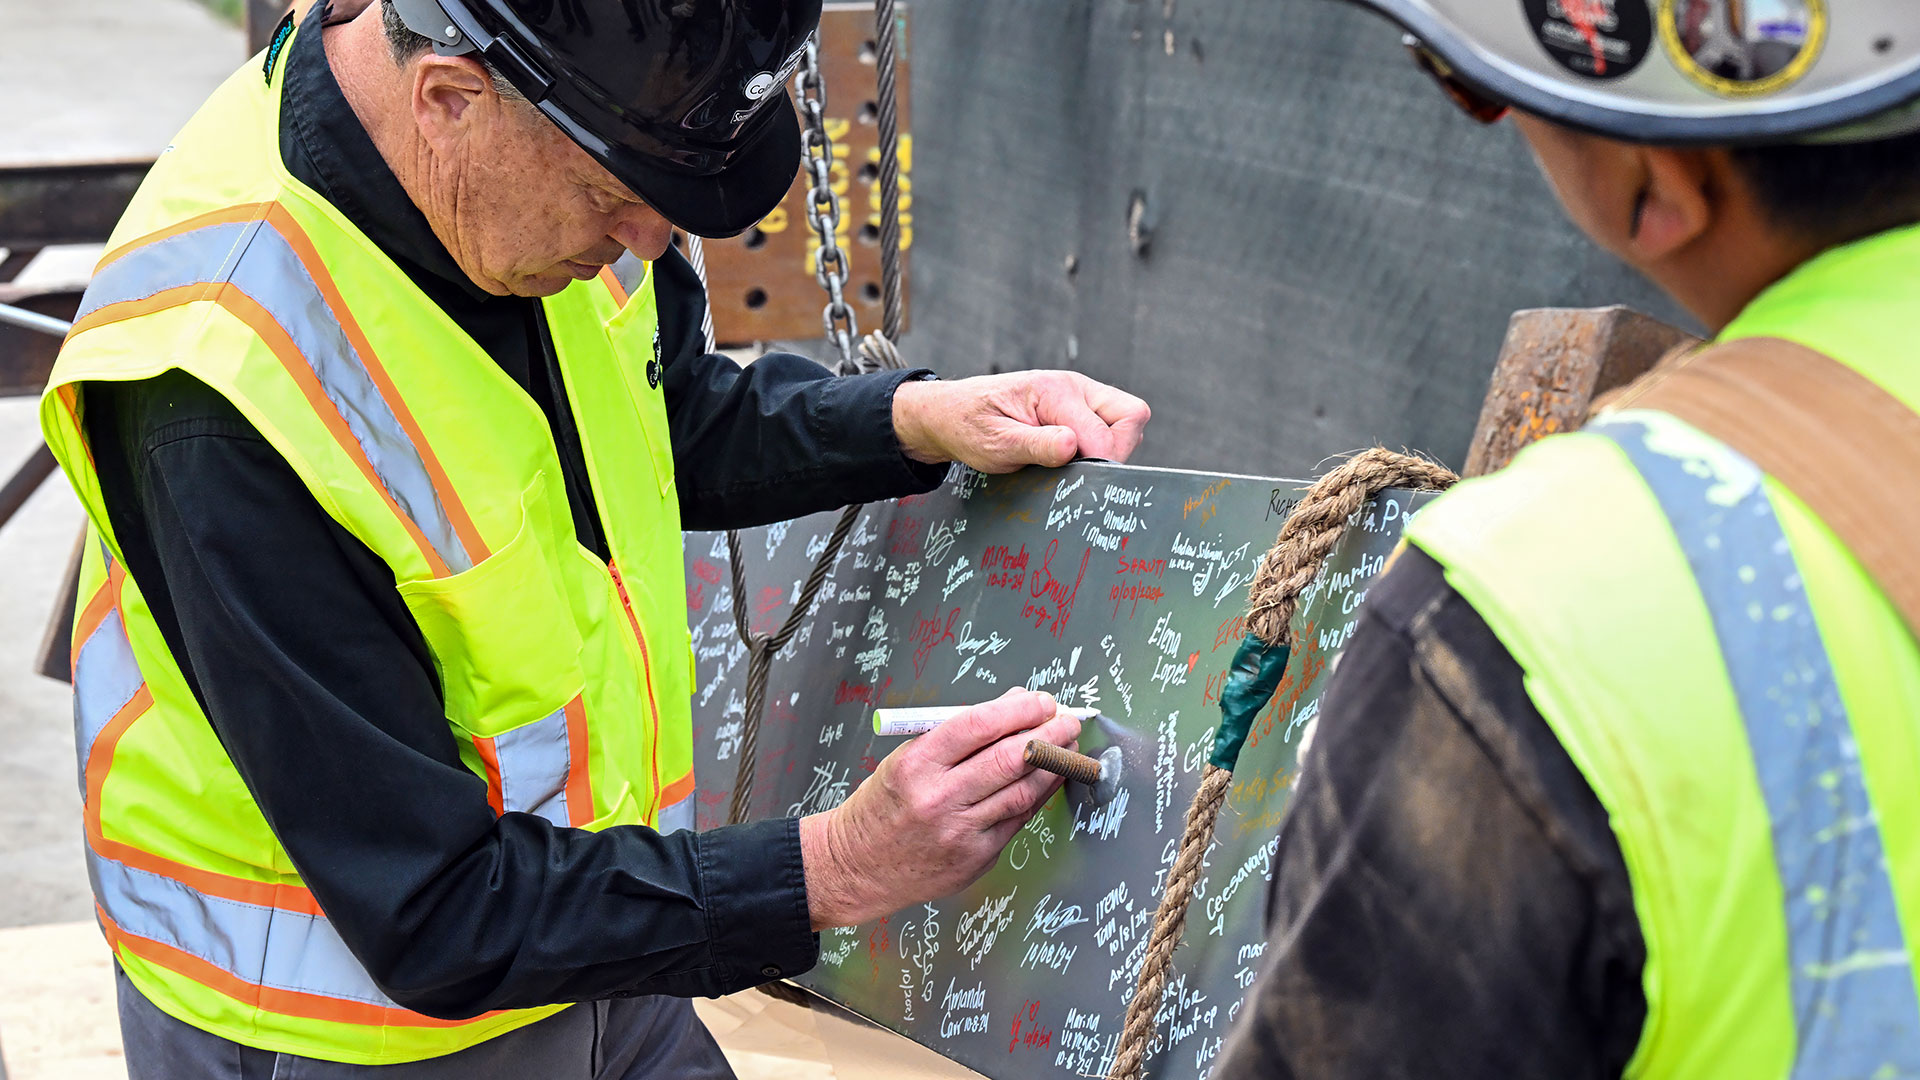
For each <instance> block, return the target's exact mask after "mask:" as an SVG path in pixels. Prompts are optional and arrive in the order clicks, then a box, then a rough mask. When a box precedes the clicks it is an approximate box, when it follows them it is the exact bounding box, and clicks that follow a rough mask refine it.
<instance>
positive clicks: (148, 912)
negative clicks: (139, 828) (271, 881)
mask: <svg viewBox="0 0 1920 1080" xmlns="http://www.w3.org/2000/svg"><path fill="white" fill-rule="evenodd" d="M87 873H88V875H89V876H90V877H91V878H92V879H93V895H94V897H95V898H96V899H97V900H99V902H100V906H101V908H102V909H104V910H105V911H106V913H107V917H108V918H111V919H112V920H113V921H114V922H115V923H116V924H118V925H119V927H120V929H121V930H122V931H123V932H125V933H128V934H133V935H135V936H137V937H143V938H147V939H149V940H151V941H157V942H159V943H161V944H162V945H169V946H171V947H173V948H175V949H179V950H180V951H181V952H184V953H187V954H189V955H191V956H197V957H199V958H200V959H202V960H204V961H206V962H207V963H209V964H212V965H213V966H214V967H217V968H219V969H220V970H221V971H224V972H226V973H227V974H229V975H232V976H233V977H234V978H236V979H239V980H240V981H242V982H245V983H249V984H252V985H255V986H267V987H272V988H274V989H276V990H294V991H298V992H300V993H305V994H318V995H321V996H323V997H330V998H339V999H341V1000H344V1001H357V1002H361V1003H363V1004H367V1005H379V1006H383V1007H385V1008H390V1009H392V1008H399V1006H397V1005H395V1004H394V1003H393V1000H392V999H391V998H389V997H387V996H386V995H385V994H383V993H381V992H380V988H379V987H378V986H376V985H374V982H373V977H372V976H370V975H368V974H367V971H366V969H365V968H363V967H361V966H360V961H358V960H355V959H354V958H353V954H352V953H350V952H348V951H347V946H346V943H345V942H343V941H341V940H340V935H339V934H338V933H336V932H335V931H334V929H333V924H332V923H330V922H328V921H327V919H326V918H325V917H324V916H321V915H309V914H306V913H304V912H299V911H288V910H286V909H284V908H275V907H267V906H264V905H261V904H249V903H245V902H243V901H239V900H229V899H227V898H225V897H218V896H208V895H207V894H205V893H203V892H200V891H198V890H196V889H194V888H192V887H190V886H188V885H186V884H184V883H182V882H179V881H175V880H174V879H172V878H169V877H163V876H161V875H159V874H154V873H150V872H148V871H145V870H138V869H135V868H133V867H131V866H127V865H125V864H124V863H120V862H117V861H115V860H113V859H108V858H104V857H102V856H100V855H97V854H95V853H94V852H92V851H91V850H89V851H88V852H87Z"/></svg>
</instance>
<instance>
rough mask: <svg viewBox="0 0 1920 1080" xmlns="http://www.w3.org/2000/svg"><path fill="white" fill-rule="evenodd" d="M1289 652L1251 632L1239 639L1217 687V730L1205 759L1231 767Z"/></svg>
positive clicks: (1282, 671) (1269, 698) (1277, 682)
mask: <svg viewBox="0 0 1920 1080" xmlns="http://www.w3.org/2000/svg"><path fill="white" fill-rule="evenodd" d="M1292 654H1293V650H1292V649H1291V648H1290V647H1288V646H1286V645H1269V644H1267V643H1266V642H1264V641H1261V640H1260V639H1259V638H1257V637H1255V636H1253V635H1252V634H1248V635H1247V636H1246V640H1244V641H1242V642H1241V643H1240V649H1239V651H1238V652H1236V653H1234V654H1233V667H1232V668H1230V669H1228V671H1227V685H1226V687H1225V688H1224V689H1222V690H1221V691H1220V730H1219V732H1218V733H1217V734H1215V735H1214V737H1213V756H1212V757H1209V758H1208V759H1207V760H1208V761H1211V762H1213V764H1214V765H1215V766H1217V767H1219V768H1222V769H1226V770H1228V771H1232V769H1233V767H1234V765H1235V764H1236V763H1237V762H1239V760H1240V747H1241V746H1243V745H1245V744H1246V741H1247V731H1248V730H1249V729H1251V728H1252V727H1253V720H1254V718H1255V717H1257V716H1259V715H1260V710H1261V709H1264V708H1266V707H1267V702H1269V701H1272V700H1273V692H1274V691H1275V690H1277V689H1279V687H1280V679H1281V677H1282V676H1284V675H1285V674H1286V673H1287V660H1288V658H1289V657H1290V656H1292Z"/></svg>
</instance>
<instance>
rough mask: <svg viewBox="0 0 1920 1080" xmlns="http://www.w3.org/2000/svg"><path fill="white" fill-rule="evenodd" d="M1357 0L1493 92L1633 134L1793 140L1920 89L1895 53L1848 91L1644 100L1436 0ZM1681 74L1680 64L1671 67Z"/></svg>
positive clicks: (1883, 110)
mask: <svg viewBox="0 0 1920 1080" xmlns="http://www.w3.org/2000/svg"><path fill="white" fill-rule="evenodd" d="M1357 2H1358V3H1359V5H1360V6H1362V7H1365V8H1369V9H1371V10H1373V11H1375V12H1376V13H1378V14H1381V15H1384V16H1385V17H1387V18H1388V19H1390V20H1392V21H1393V22H1395V23H1397V24H1399V26H1400V27H1401V28H1402V29H1403V30H1405V31H1407V32H1408V33H1410V34H1412V35H1413V36H1414V37H1416V38H1418V39H1419V40H1420V42H1421V43H1422V44H1423V45H1424V46H1425V47H1426V48H1428V49H1430V50H1432V51H1433V52H1434V53H1435V54H1437V55H1438V56H1440V57H1441V58H1442V59H1443V60H1445V61H1446V63H1447V64H1448V66H1449V67H1451V68H1452V69H1453V71H1454V73H1455V74H1457V75H1458V76H1459V77H1460V78H1462V79H1463V80H1465V81H1466V82H1468V83H1470V84H1472V85H1473V86H1474V87H1476V88H1477V89H1480V90H1483V91H1485V92H1487V94H1488V95H1489V96H1491V97H1493V98H1496V99H1498V100H1501V101H1504V102H1507V103H1508V104H1510V105H1512V106H1513V107H1514V108H1517V109H1519V110H1521V111H1523V112H1526V113H1531V114H1532V115H1535V116H1539V117H1541V118H1543V119H1546V120H1551V121H1553V122H1555V123H1558V124H1562V125H1564V126H1567V127H1571V128H1575V129H1578V130H1582V131H1587V132H1591V133H1593V134H1596V135H1602V136H1606V137H1610V138H1615V139H1622V140H1625V141H1628V142H1637V143H1649V144H1665V145H1691V146H1714V145H1721V146H1726V145H1743V144H1776V143H1790V142H1797V141H1802V140H1806V139H1810V138H1816V137H1820V136H1822V135H1831V136H1834V137H1839V138H1842V139H1844V138H1845V136H1846V129H1848V128H1850V127H1852V126H1854V125H1860V124H1863V123H1865V122H1869V121H1872V120H1873V119H1875V118H1877V117H1884V116H1886V115H1887V114H1888V113H1890V112H1891V111H1893V110H1897V109H1899V108H1901V107H1902V106H1905V105H1907V104H1909V103H1911V102H1914V101H1915V100H1916V99H1920V66H1916V65H1913V64H1911V63H1909V64H1907V65H1904V66H1903V65H1901V64H1899V63H1895V62H1892V61H1889V63H1888V64H1887V65H1886V67H1885V68H1884V69H1882V70H1880V71H1877V72H1874V73H1872V74H1871V75H1869V76H1868V77H1865V78H1862V79H1859V80H1857V81H1856V82H1855V83H1854V84H1853V85H1851V86H1850V87H1849V88H1848V91H1847V92H1846V93H1844V94H1842V93H1836V92H1833V91H1830V90H1829V91H1821V92H1814V91H1812V90H1810V89H1808V88H1807V87H1806V86H1805V85H1802V86H1796V87H1793V88H1790V89H1789V90H1787V91H1783V92H1780V93H1776V94H1772V95H1768V96H1765V97H1762V98H1752V99H1746V98H1741V97H1737V96H1716V95H1713V94H1710V93H1707V92H1705V91H1699V90H1689V93H1690V94H1692V97H1691V98H1690V99H1687V100H1674V101H1650V100H1636V99H1635V98H1634V97H1633V96H1632V95H1629V94H1624V93H1620V92H1617V88H1615V87H1613V86H1610V85H1609V84H1605V83H1597V82H1591V81H1587V80H1581V79H1578V78H1572V77H1567V76H1561V75H1547V74H1543V72H1545V71H1546V70H1547V67H1546V65H1545V63H1544V61H1542V60H1540V59H1539V58H1538V57H1534V56H1532V55H1531V51H1529V52H1528V55H1526V56H1521V55H1520V54H1517V53H1516V54H1512V55H1506V56H1501V55H1497V54H1495V53H1493V52H1490V51H1488V50H1486V49H1484V48H1481V47H1478V46H1476V45H1475V44H1474V43H1473V42H1472V41H1470V40H1468V38H1467V37H1466V36H1464V35H1463V34H1462V32H1461V30H1460V28H1459V27H1458V26H1456V25H1455V24H1454V22H1453V21H1451V20H1450V19H1449V18H1448V17H1447V16H1445V15H1443V14H1442V13H1441V12H1440V10H1439V9H1438V8H1437V6H1436V4H1435V3H1434V2H1433V0H1357ZM1462 2H1465V0H1462ZM1656 44H1657V43H1656ZM1542 55H1544V54H1542ZM1650 55H1652V56H1654V57H1656V58H1655V59H1651V60H1650V61H1649V63H1648V64H1647V65H1646V67H1647V69H1649V70H1651V69H1655V68H1659V67H1661V66H1663V65H1664V66H1666V67H1667V68H1668V69H1671V58H1670V57H1669V56H1668V55H1667V51H1666V50H1665V49H1664V48H1656V49H1655V51H1654V52H1653V53H1652V54H1650ZM1529 61H1531V62H1529ZM1679 78H1680V75H1678V74H1677V73H1675V74H1673V75H1672V76H1671V79H1673V80H1678V79H1679ZM1910 127H1911V125H1909V129H1910ZM1882 135H1884V133H1881V135H1875V136H1874V137H1882Z"/></svg>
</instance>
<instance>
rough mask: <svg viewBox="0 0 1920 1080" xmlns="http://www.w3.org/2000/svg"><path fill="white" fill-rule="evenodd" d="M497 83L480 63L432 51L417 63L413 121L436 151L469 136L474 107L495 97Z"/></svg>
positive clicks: (414, 77) (415, 63)
mask: <svg viewBox="0 0 1920 1080" xmlns="http://www.w3.org/2000/svg"><path fill="white" fill-rule="evenodd" d="M493 92H494V91H493V83H492V81H491V80H490V79H489V78H488V77H487V72H486V69H485V68H483V67H481V66H480V64H479V62H478V61H475V60H474V59H472V58H471V57H466V56H440V55H437V54H435V53H431V52H429V53H428V54H426V55H425V56H423V57H421V58H420V59H418V60H416V61H415V62H414V69H413V118H414V121H415V122H416V123H417V124H419V126H420V134H421V137H423V138H424V139H426V141H427V143H428V145H430V146H434V147H436V148H438V147H442V146H444V145H446V144H447V143H448V142H449V141H452V140H456V139H458V138H460V137H461V136H462V135H464V134H465V133H466V130H467V128H468V127H469V126H470V125H471V122H472V120H473V118H474V112H473V108H474V106H475V105H478V104H480V103H481V102H482V101H483V100H484V99H485V98H486V97H487V96H488V95H490V94H492V93H493Z"/></svg>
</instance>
